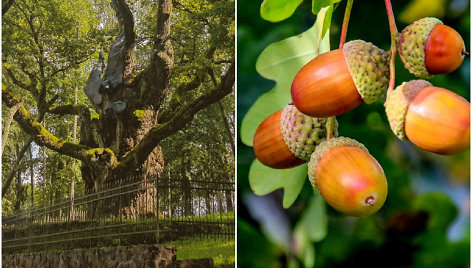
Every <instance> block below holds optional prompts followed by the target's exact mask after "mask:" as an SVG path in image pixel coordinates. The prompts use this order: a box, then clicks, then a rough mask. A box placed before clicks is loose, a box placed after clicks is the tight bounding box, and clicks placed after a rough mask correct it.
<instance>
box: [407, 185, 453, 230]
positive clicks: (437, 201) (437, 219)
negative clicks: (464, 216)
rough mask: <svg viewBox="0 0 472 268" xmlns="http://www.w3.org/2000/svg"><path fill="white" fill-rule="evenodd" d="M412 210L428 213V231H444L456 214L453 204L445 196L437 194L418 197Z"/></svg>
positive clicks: (432, 193)
mask: <svg viewBox="0 0 472 268" xmlns="http://www.w3.org/2000/svg"><path fill="white" fill-rule="evenodd" d="M413 208H414V209H416V210H424V211H426V212H428V214H429V218H428V228H430V229H442V230H446V229H447V228H448V226H449V225H450V224H451V223H452V222H453V221H454V219H455V218H456V217H457V214H458V211H457V207H456V205H455V204H454V202H453V201H452V200H451V199H450V198H449V197H448V196H447V195H445V194H443V193H439V192H431V193H427V194H424V195H421V196H419V197H418V198H417V199H416V200H415V202H414V204H413Z"/></svg>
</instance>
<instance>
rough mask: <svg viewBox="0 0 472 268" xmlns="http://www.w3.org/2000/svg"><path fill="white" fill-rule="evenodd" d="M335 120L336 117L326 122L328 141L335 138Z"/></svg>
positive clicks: (329, 118)
mask: <svg viewBox="0 0 472 268" xmlns="http://www.w3.org/2000/svg"><path fill="white" fill-rule="evenodd" d="M335 118H336V117H335V116H331V117H328V121H327V122H326V140H329V139H331V138H332V137H333V133H334V122H335V121H334V120H335Z"/></svg>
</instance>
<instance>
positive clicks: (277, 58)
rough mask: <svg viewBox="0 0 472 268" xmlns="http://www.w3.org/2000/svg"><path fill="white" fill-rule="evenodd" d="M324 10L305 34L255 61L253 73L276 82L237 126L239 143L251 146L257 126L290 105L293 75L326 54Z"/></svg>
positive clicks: (277, 45)
mask: <svg viewBox="0 0 472 268" xmlns="http://www.w3.org/2000/svg"><path fill="white" fill-rule="evenodd" d="M327 10H328V8H324V9H323V10H322V11H320V12H319V14H318V16H317V19H316V23H315V25H314V26H313V27H311V28H310V29H308V30H307V31H306V32H304V33H302V34H300V35H297V36H292V37H289V38H287V39H284V40H282V41H280V42H276V43H273V44H271V45H269V46H268V47H267V48H266V49H264V51H262V53H261V55H260V56H259V58H258V59H257V63H256V69H257V72H258V73H259V74H260V75H261V76H263V77H265V78H267V79H271V80H275V81H276V82H277V84H276V86H275V87H274V88H273V89H272V90H270V91H269V92H267V93H265V94H263V95H262V96H260V97H259V98H258V99H257V101H256V102H255V103H254V105H253V106H252V107H251V108H250V109H249V111H248V113H247V114H246V116H245V117H244V119H243V122H242V124H241V140H242V142H243V143H244V144H246V145H248V146H252V140H253V137H254V134H255V133H256V129H257V127H258V126H259V124H260V123H261V122H262V121H263V120H264V119H265V118H266V117H268V116H269V115H270V114H272V113H273V112H275V111H277V110H279V109H282V108H283V107H285V105H287V103H289V102H290V101H291V97H290V87H291V85H292V80H293V78H294V77H295V75H296V74H297V72H298V71H299V70H300V69H301V68H302V67H303V65H305V64H306V63H307V62H308V61H310V60H311V59H313V58H314V57H316V56H318V55H319V54H321V53H324V52H326V51H328V50H329V34H326V35H325V37H324V38H321V34H322V29H323V24H324V23H325V16H326V12H327Z"/></svg>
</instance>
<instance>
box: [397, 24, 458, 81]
mask: <svg viewBox="0 0 472 268" xmlns="http://www.w3.org/2000/svg"><path fill="white" fill-rule="evenodd" d="M397 47H398V54H399V55H400V58H401V59H402V61H403V64H404V65H405V68H406V69H407V70H408V71H410V73H412V74H414V75H415V76H416V77H419V78H429V77H431V76H432V75H435V74H445V73H450V72H452V71H454V70H456V69H457V68H459V66H461V64H462V62H463V61H464V56H465V55H466V54H467V52H466V50H465V46H464V40H463V39H462V37H461V36H460V35H459V33H458V32H456V31H455V30H454V29H452V28H451V27H449V26H446V25H444V24H443V23H442V22H441V21H440V20H439V19H437V18H423V19H420V20H417V21H415V22H414V23H412V24H410V25H409V26H407V27H406V28H405V29H404V30H403V31H402V32H401V34H400V35H399V36H398V39H397Z"/></svg>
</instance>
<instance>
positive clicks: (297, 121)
mask: <svg viewBox="0 0 472 268" xmlns="http://www.w3.org/2000/svg"><path fill="white" fill-rule="evenodd" d="M326 123H327V119H326V118H314V117H310V116H307V115H304V114H302V113H300V112H299V111H298V110H297V108H295V106H294V105H293V104H288V105H287V106H285V108H284V109H282V110H279V111H277V112H275V113H273V114H271V115H270V116H269V117H267V118H266V119H265V120H264V121H263V122H262V123H261V124H260V125H259V127H258V128H257V130H256V134H255V135H254V142H253V146H254V153H255V155H256V157H257V159H259V161H260V162H261V163H262V164H264V165H266V166H269V167H272V168H278V169H282V168H291V167H295V166H298V165H301V164H303V163H305V162H306V161H308V160H310V156H311V154H312V153H313V151H314V150H315V147H316V146H317V145H318V144H320V143H321V142H322V141H324V140H325V139H326V134H327V133H326ZM333 132H334V133H333V136H337V122H335V128H334V130H333Z"/></svg>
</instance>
